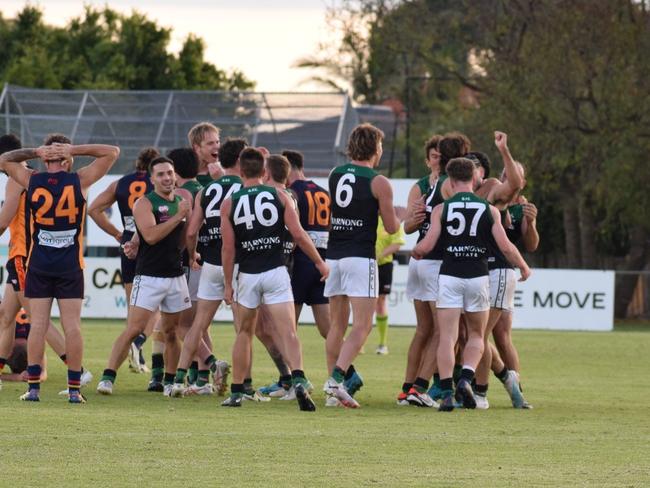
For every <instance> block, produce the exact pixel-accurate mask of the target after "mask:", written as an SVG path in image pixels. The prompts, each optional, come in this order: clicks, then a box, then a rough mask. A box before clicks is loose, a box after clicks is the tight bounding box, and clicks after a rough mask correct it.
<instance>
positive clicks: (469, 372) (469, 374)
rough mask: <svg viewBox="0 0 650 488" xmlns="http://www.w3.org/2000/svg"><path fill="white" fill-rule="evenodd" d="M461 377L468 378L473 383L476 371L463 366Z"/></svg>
mask: <svg viewBox="0 0 650 488" xmlns="http://www.w3.org/2000/svg"><path fill="white" fill-rule="evenodd" d="M460 379H461V380H467V381H468V382H469V383H471V382H472V380H473V379H474V371H472V370H471V369H468V368H463V370H462V371H461V372H460Z"/></svg>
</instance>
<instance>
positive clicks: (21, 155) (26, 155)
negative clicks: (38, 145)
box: [0, 148, 38, 163]
mask: <svg viewBox="0 0 650 488" xmlns="http://www.w3.org/2000/svg"><path fill="white" fill-rule="evenodd" d="M36 158H38V154H37V153H36V149H29V148H25V149H15V150H13V151H9V152H6V153H4V154H2V155H0V162H3V163H22V162H23V161H28V160H30V159H36Z"/></svg>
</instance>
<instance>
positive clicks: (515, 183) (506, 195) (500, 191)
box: [487, 131, 523, 203]
mask: <svg viewBox="0 0 650 488" xmlns="http://www.w3.org/2000/svg"><path fill="white" fill-rule="evenodd" d="M494 144H495V145H496V147H497V149H498V150H499V153H500V154H501V158H502V159H503V168H504V171H505V174H506V181H504V182H499V184H495V185H494V188H493V189H492V190H491V191H490V195H489V196H488V199H487V200H488V201H489V202H495V203H496V202H508V201H509V200H510V199H511V198H512V197H513V196H515V194H516V193H517V192H518V191H519V189H520V188H521V186H522V183H523V179H522V176H521V172H520V171H519V168H518V167H517V163H516V162H515V160H514V159H513V158H512V154H510V149H509V148H508V135H507V134H506V133H505V132H500V131H495V132H494Z"/></svg>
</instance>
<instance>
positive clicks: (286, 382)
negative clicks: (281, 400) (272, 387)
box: [278, 374, 291, 390]
mask: <svg viewBox="0 0 650 488" xmlns="http://www.w3.org/2000/svg"><path fill="white" fill-rule="evenodd" d="M278 383H280V385H282V387H283V388H285V389H287V390H288V389H289V388H290V387H291V375H290V374H283V375H282V376H280V379H279V380H278Z"/></svg>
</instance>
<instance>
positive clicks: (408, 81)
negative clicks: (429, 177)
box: [404, 75, 431, 178]
mask: <svg viewBox="0 0 650 488" xmlns="http://www.w3.org/2000/svg"><path fill="white" fill-rule="evenodd" d="M430 79H431V76H429V75H420V76H411V75H407V76H406V97H405V98H406V148H405V152H404V159H405V162H406V177H407V178H410V177H411V80H430Z"/></svg>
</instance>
